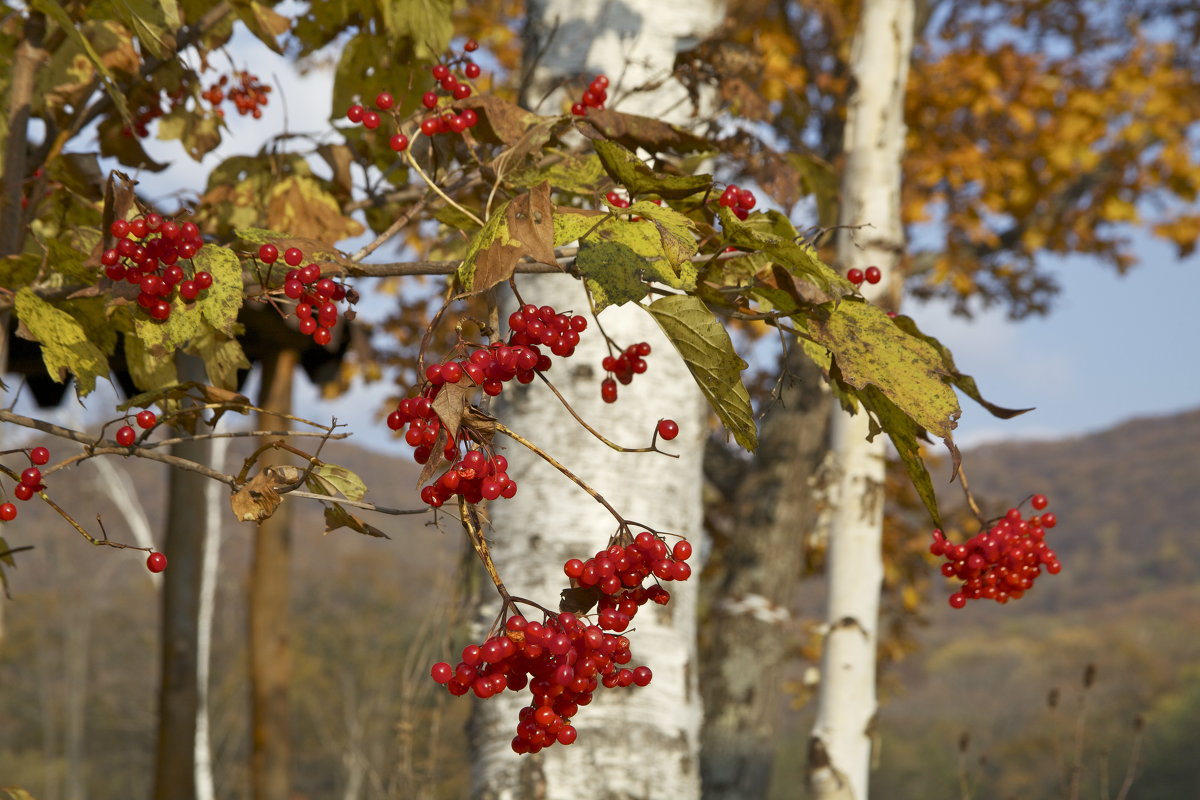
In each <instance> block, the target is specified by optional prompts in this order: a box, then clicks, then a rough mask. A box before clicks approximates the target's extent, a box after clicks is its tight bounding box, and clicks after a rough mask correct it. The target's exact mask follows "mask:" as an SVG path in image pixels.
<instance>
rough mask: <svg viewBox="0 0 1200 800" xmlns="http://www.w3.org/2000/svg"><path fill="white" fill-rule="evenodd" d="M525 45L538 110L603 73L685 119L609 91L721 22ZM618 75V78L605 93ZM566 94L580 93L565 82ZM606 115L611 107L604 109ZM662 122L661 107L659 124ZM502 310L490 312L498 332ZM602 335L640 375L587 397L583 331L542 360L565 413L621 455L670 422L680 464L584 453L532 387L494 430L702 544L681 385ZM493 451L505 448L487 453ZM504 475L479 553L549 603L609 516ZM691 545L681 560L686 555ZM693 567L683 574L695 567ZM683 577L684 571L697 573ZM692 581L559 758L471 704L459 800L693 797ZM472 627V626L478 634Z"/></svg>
mask: <svg viewBox="0 0 1200 800" xmlns="http://www.w3.org/2000/svg"><path fill="white" fill-rule="evenodd" d="M529 14H530V20H529V22H530V25H529V31H530V34H531V37H532V42H531V44H530V46H529V47H528V48H527V52H528V53H530V54H531V57H532V56H533V55H534V54H536V58H537V61H536V66H535V67H534V68H533V70H532V75H531V83H530V87H529V90H528V91H527V93H526V94H527V97H530V98H534V99H535V100H536V99H540V98H542V97H543V96H545V95H546V94H547V93H548V91H549V90H550V89H551V88H553V87H555V86H556V85H557V84H558V83H559V82H561V81H562V80H564V79H566V78H575V77H578V78H579V79H581V81H583V82H586V81H590V80H591V79H592V78H593V77H595V76H596V75H597V74H600V73H607V74H608V75H609V77H610V80H611V81H612V84H613V85H612V86H610V88H609V95H610V98H615V99H618V100H619V102H618V103H617V104H616V106H615V107H616V108H617V109H618V110H625V111H631V112H634V113H638V112H641V113H648V114H652V115H654V116H657V117H660V118H667V119H670V118H671V115H672V114H674V115H675V118H676V121H679V117H680V115H682V114H686V113H687V112H688V111H689V110H690V105H689V103H688V100H687V94H686V92H684V91H683V90H682V89H681V88H680V87H678V86H676V85H675V84H673V83H672V82H671V81H667V82H666V83H665V84H664V85H663V88H662V89H661V90H659V91H658V92H656V93H653V94H649V93H648V94H635V95H629V96H628V97H624V98H623V97H622V92H623V91H624V90H628V89H629V88H631V87H635V86H640V85H642V84H643V83H647V82H649V81H650V80H651V78H652V77H653V78H656V79H661V78H665V77H667V75H668V74H669V72H670V70H671V67H672V64H673V61H674V57H675V48H676V47H680V48H682V47H685V46H688V45H690V44H692V43H694V41H695V39H696V38H699V37H702V36H703V35H704V34H705V33H707V32H708V31H709V30H710V29H711V28H713V27H715V26H716V25H717V24H719V22H720V21H721V6H720V4H718V3H711V2H710V3H696V2H682V0H666V1H664V2H656V3H651V2H646V1H645V0H640V1H639V2H630V3H625V4H620V5H615V6H614V5H609V4H603V3H591V4H583V3H577V2H570V0H551V1H550V2H537V3H531V4H530V8H529ZM618 77H620V80H619V81H618ZM580 85H581V86H582V83H581V84H580ZM562 96H563V95H562V94H561V93H557V92H556V93H551V94H550V95H549V97H548V103H547V104H543V107H542V108H541V109H540V110H541V112H542V113H554V112H558V111H559V110H560V109H559V106H558V103H559V102H560V100H561V98H562ZM610 105H612V102H611V101H610ZM664 109H675V110H674V111H666V112H664ZM519 287H520V289H521V291H522V294H523V296H524V298H525V300H526V301H527V302H531V303H536V304H538V305H545V304H549V305H551V306H553V307H554V308H556V309H559V310H567V309H570V310H574V311H577V312H579V311H583V310H585V309H586V308H587V300H586V298H585V296H584V294H583V292H582V289H581V287H580V286H579V284H578V283H577V282H576V281H575V280H573V279H571V278H567V277H561V276H542V277H537V278H536V279H535V278H533V277H523V278H522V279H521V280H520V281H519ZM512 308H513V307H512V306H510V307H508V308H504V309H503V310H502V313H501V317H502V319H506V318H507V315H508V312H509V311H511V310H512ZM601 322H602V323H603V325H604V329H605V331H606V332H607V333H608V334H609V335H610V336H611V337H613V338H614V339H615V340H616V341H617V342H618V344H619V345H621V346H622V347H625V346H628V345H631V344H634V343H636V342H641V341H645V342H648V343H649V344H650V345H651V347H652V349H653V351H652V353H651V354H650V356H649V357H648V359H647V360H648V362H649V370H648V371H647V372H646V373H645V374H643V375H638V376H636V377H635V379H634V380H633V382H632V383H631V384H630V385H628V386H621V387H620V399H619V401H618V402H617V403H615V404H606V403H604V402H602V401H601V398H600V381H601V379H602V378H603V377H604V372H603V370H602V369H601V367H600V362H601V361H602V359H603V357H604V356H605V355H607V354H608V351H607V350H606V348H605V346H604V342H603V337H602V336H601V335H600V333H599V331H598V330H596V327H595V325H594V324H593V325H592V326H591V327H590V328H589V329H588V330H587V331H586V332H585V333H584V334H583V337H582V340H581V342H580V346H579V347H578V348H577V350H576V352H575V355H574V356H572V357H571V359H569V360H567V361H563V360H561V359H555V360H556V361H557V362H558V363H556V364H555V366H554V368H553V369H552V370H551V371H550V372H549V373H548V377H549V378H550V379H551V380H552V381H553V382H554V383H555V385H556V386H557V387H558V388H559V389H560V391H562V392H563V394H564V395H565V396H566V397H567V399H568V400H569V402H570V403H571V404H572V406H573V407H574V409H575V410H576V412H577V413H579V415H580V416H581V417H583V418H584V419H586V420H587V421H588V423H589V424H591V425H592V426H593V427H595V428H596V429H597V430H599V431H600V432H601V433H603V434H604V435H605V436H607V437H608V438H609V439H611V440H614V441H616V442H617V443H619V444H623V445H626V446H631V447H638V446H644V445H645V444H646V443H648V442H649V441H650V437H651V435H652V433H653V430H654V426H655V424H656V423H657V422H658V420H659V419H660V418H671V419H675V420H676V421H677V422H678V423H679V427H680V431H681V432H680V435H679V438H677V439H675V440H673V441H671V442H664V443H663V449H665V450H668V451H670V452H675V453H679V454H680V459H679V460H675V459H668V458H667V457H666V456H663V455H661V454H655V453H619V452H616V451H613V450H611V449H610V448H608V447H607V446H605V445H604V444H602V443H600V442H598V441H596V440H595V439H594V438H593V437H592V436H591V435H590V434H588V433H587V432H586V431H585V430H584V429H583V428H581V427H580V426H579V424H578V423H577V422H575V420H573V419H572V418H571V416H570V415H569V414H568V413H567V411H566V410H564V409H563V407H562V406H561V404H560V403H559V402H558V400H556V399H555V398H554V397H553V395H551V394H550V393H549V392H548V391H546V389H545V388H544V387H542V386H539V385H538V384H537V383H536V382H535V383H534V384H531V385H530V386H524V387H523V386H513V387H512V388H506V389H505V392H504V395H502V397H503V399H504V403H503V408H502V410H501V412H500V416H501V418H502V419H503V421H504V423H505V424H506V425H508V426H509V427H511V428H512V429H513V430H515V431H517V432H518V433H521V434H523V435H525V436H527V438H529V439H531V440H533V441H534V442H535V443H537V444H539V445H541V446H543V447H544V449H546V450H547V451H549V452H550V453H551V454H552V455H555V456H556V457H558V458H559V459H561V460H562V461H563V462H564V463H565V464H566V465H567V466H569V467H570V468H572V469H573V470H574V471H575V472H576V473H577V474H578V475H580V477H582V478H583V479H584V480H585V481H587V482H588V483H589V484H591V486H592V487H593V488H594V489H595V490H596V491H598V492H599V493H600V494H601V495H603V496H604V497H605V498H606V499H607V500H608V501H609V502H610V503H612V505H613V506H614V507H615V508H616V509H617V510H618V511H619V512H620V513H621V514H623V515H624V516H625V517H626V518H628V519H633V520H637V521H638V522H640V523H645V524H646V525H650V526H653V527H654V528H656V529H658V530H662V531H669V532H672V533H678V534H681V535H683V536H686V537H688V538H689V539H691V540H692V541H693V542H694V543H696V544H697V545H699V544H700V542H699V539H700V537H701V535H702V525H701V522H702V519H701V488H702V482H703V479H702V472H701V456H702V450H703V443H704V440H705V437H706V435H707V422H706V420H707V412H706V409H705V405H704V400H703V398H702V397H701V395H700V393H699V390H698V389H697V388H696V385H695V382H694V380H693V379H692V377H691V375H690V373H689V372H688V370H687V368H686V366H685V365H684V363H683V361H682V359H680V358H679V357H678V355H677V354H676V353H675V351H674V349H673V347H672V346H671V344H670V343H669V342H668V341H667V339H666V338H665V337H664V336H663V335H662V333H661V332H660V331H659V329H658V327H657V325H656V324H655V323H654V322H653V320H652V319H651V318H650V316H649V315H648V314H646V313H645V312H644V311H642V310H641V309H637V308H633V307H632V306H626V307H622V308H615V309H610V310H606V311H605V312H604V313H603V314H602V315H601ZM498 444H501V445H503V444H505V442H503V441H499V440H498ZM505 455H506V457H507V458H508V459H509V475H511V476H512V477H513V479H514V480H516V481H517V484H518V487H519V488H518V490H517V494H516V497H514V498H513V499H511V500H502V501H498V502H495V503H492V504H491V505H490V507H489V509H488V514H489V515H490V517H491V520H492V522H493V524H494V544H493V547H494V549H493V555H494V556H495V560H496V563H497V567H498V568H499V570H500V574H501V576H502V577H503V578H504V579H505V580H506V582H508V586H509V588H510V589H511V590H512V591H513V592H514V593H515V594H517V595H520V596H522V597H528V598H530V599H533V600H536V601H538V602H540V603H542V604H543V605H546V606H549V607H552V608H553V607H556V606H557V599H558V596H559V592H560V591H561V590H562V589H564V588H566V586H567V585H568V581H567V579H566V577H565V576H564V575H563V572H562V567H563V563H564V562H565V561H566V560H567V559H569V558H587V557H589V556H591V555H593V554H595V553H596V551H598V550H600V549H601V548H603V547H604V546H605V545H606V544H607V542H608V538H609V537H610V536H611V535H613V534H614V533H616V530H617V524H616V521H615V520H614V519H613V517H612V516H611V515H610V514H609V513H608V512H607V511H605V510H604V509H603V508H602V507H601V506H600V505H599V504H597V503H595V502H593V501H592V500H591V499H590V498H589V497H588V496H587V495H586V494H584V493H582V492H581V491H580V490H579V489H578V488H576V487H575V486H574V485H572V484H571V483H570V482H568V481H567V480H566V479H565V478H564V477H563V476H562V475H561V474H559V473H558V472H557V471H556V470H554V469H553V468H552V467H550V466H549V465H547V464H546V463H545V462H543V461H541V460H540V459H538V458H537V457H535V456H532V455H531V454H530V453H528V452H527V451H524V450H522V449H520V448H519V447H516V446H509V447H508V448H507V450H506V451H505ZM700 549H701V548H699V547H697V550H698V551H699V550H700ZM695 566H697V567H698V564H696V565H695ZM696 572H697V573H698V572H699V569H698V568H697V570H696ZM695 584H696V579H695V578H693V579H692V580H691V581H688V582H687V583H684V584H671V585H670V591H671V594H672V599H671V602H670V604H669V605H667V606H665V607H663V606H657V605H653V604H647V606H645V607H643V609H642V610H641V611H640V612H639V614H638V617H637V619H636V620H635V625H636V628H637V630H636V632H635V633H633V634H632V635H631V637H630V638H631V639H632V641H633V653H634V663H645V664H646V665H648V666H649V667H650V668H651V669H652V670H653V671H654V680H653V682H652V683H651V684H650V686H648V687H646V688H644V689H636V688H630V689H601V690H600V691H598V692H597V693H596V699H595V701H594V702H593V703H592V704H591V705H589V706H587V707H586V708H583V709H581V710H580V712H579V713H578V714H577V715H576V716H575V717H574V718H573V720H572V722H573V723H574V724H575V725H576V727H577V729H578V731H579V739H578V741H577V742H576V743H575V744H573V745H570V746H563V745H555V746H553V747H550V748H548V749H547V750H545V751H543V752H542V753H539V754H537V755H534V756H516V755H514V754H513V753H512V751H511V749H510V748H509V742H510V740H511V739H512V737H513V734H514V732H515V728H516V724H517V713H518V710H519V709H520V708H521V707H522V706H524V705H528V695H527V694H520V695H518V694H516V693H512V692H505V693H503V694H502V695H500V696H497V697H493V698H491V699H489V700H488V701H486V702H483V703H479V704H477V706H476V714H475V716H474V718H473V720H472V730H471V740H472V746H473V750H474V753H473V757H472V763H473V764H474V767H475V771H474V782H475V791H474V793H473V796H474V797H477V798H489V799H491V800H499V799H500V798H545V799H546V800H559V799H562V800H565V799H566V798H576V797H578V796H579V794H580V791H581V789H580V787H581V786H582V787H587V788H586V793H587V794H588V795H589V796H595V797H602V798H606V800H607V799H610V798H611V800H634V799H635V798H651V797H655V798H658V797H670V798H673V799H675V800H689V799H690V798H696V797H698V796H699V783H700V781H699V764H698V760H699V759H698V755H699V733H700V721H701V710H700V697H699V691H698V686H697V669H696V644H695V637H696V598H697V591H696V586H695ZM498 605H499V600H498V598H497V597H496V595H495V594H493V593H491V592H490V591H485V596H484V599H483V601H482V604H481V606H480V609H479V618H480V619H481V620H483V619H487V620H488V621H490V620H491V619H492V618H494V617H495V614H496V611H497V609H498ZM484 624H486V623H484Z"/></svg>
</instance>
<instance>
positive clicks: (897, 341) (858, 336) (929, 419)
mask: <svg viewBox="0 0 1200 800" xmlns="http://www.w3.org/2000/svg"><path fill="white" fill-rule="evenodd" d="M822 308H823V309H825V310H826V311H827V312H828V313H827V315H826V316H823V317H819V318H818V317H813V318H810V319H809V322H808V332H809V335H811V336H812V337H813V339H814V340H815V341H816V342H817V343H818V344H820V345H822V346H824V347H825V348H826V349H827V350H829V352H830V353H832V354H833V359H834V361H835V362H836V364H837V368H838V370H839V371H840V372H841V376H842V379H843V380H844V381H845V382H846V383H847V384H849V385H851V386H853V387H854V388H856V389H863V388H865V387H866V386H868V385H872V386H875V387H877V388H878V389H879V390H880V391H881V392H882V393H883V394H884V395H885V396H887V398H888V399H889V400H890V401H891V402H893V403H894V404H895V405H896V406H897V407H898V408H899V409H900V410H901V411H902V412H903V413H905V414H907V415H908V416H909V417H910V418H911V419H912V420H913V422H915V423H916V424H917V425H919V426H920V427H922V428H924V429H925V430H927V431H929V432H930V433H933V434H935V435H937V436H938V437H940V438H942V439H949V438H950V436H951V432H952V431H953V430H954V427H955V425H956V424H957V420H958V417H959V415H960V414H961V413H962V412H961V410H960V409H959V406H958V397H957V395H955V394H954V390H953V389H951V388H950V386H949V385H948V384H947V383H946V379H947V378H948V377H949V376H948V375H947V373H946V370H945V368H944V367H943V366H942V359H941V356H940V354H939V353H938V352H937V350H936V349H934V347H933V346H932V345H930V344H929V343H928V342H925V341H923V340H921V339H919V338H917V337H915V336H910V335H908V334H907V333H905V332H904V331H902V330H900V329H899V328H898V327H896V325H895V324H894V323H893V322H892V320H891V319H890V318H889V317H888V315H887V314H886V313H884V311H883V310H882V309H880V308H879V307H878V306H875V305H872V304H870V303H865V302H863V301H861V300H856V299H850V298H844V299H843V300H842V301H841V302H840V303H837V304H836V305H833V306H832V307H830V306H829V305H826V306H823V307H822Z"/></svg>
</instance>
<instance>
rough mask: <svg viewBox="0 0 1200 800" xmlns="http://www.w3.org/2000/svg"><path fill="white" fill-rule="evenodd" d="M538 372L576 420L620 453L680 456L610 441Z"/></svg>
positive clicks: (653, 447) (651, 447)
mask: <svg viewBox="0 0 1200 800" xmlns="http://www.w3.org/2000/svg"><path fill="white" fill-rule="evenodd" d="M536 374H537V376H538V377H539V378H541V379H542V382H543V383H545V384H546V385H547V386H549V387H550V391H552V392H554V396H555V397H557V398H558V400H559V402H560V403H562V404H563V408H565V409H567V412H568V413H569V414H570V415H571V416H572V417H574V418H575V421H576V422H578V423H579V424H580V425H582V426H583V428H584V430H586V431H587V432H588V433H590V434H591V435H592V436H595V437H596V438H597V439H599V440H600V441H602V442H604V443H605V444H606V445H608V446H609V447H611V448H612V449H613V450H616V451H617V452H620V453H662V454H663V455H664V456H670V457H671V458H679V456H678V455H676V454H675V453H668V452H666V451H663V450H659V449H658V448H657V447H655V446H654V445H651V446H650V447H622V446H621V445H619V444H617V443H616V442H611V441H609V440H608V439H606V438H604V435H603V434H602V433H600V432H599V431H597V430H596V429H595V428H593V427H592V426H591V425H589V424H588V423H587V421H586V420H584V418H583V417H581V416H579V414H577V413H575V409H573V408H571V404H570V403H568V402H567V398H565V397H563V396H562V393H560V392H559V391H558V388H557V387H555V385H554V384H553V383H551V382H550V379H549V378H547V377H546V376H545V375H543V374H542V373H541V372H538V373H536Z"/></svg>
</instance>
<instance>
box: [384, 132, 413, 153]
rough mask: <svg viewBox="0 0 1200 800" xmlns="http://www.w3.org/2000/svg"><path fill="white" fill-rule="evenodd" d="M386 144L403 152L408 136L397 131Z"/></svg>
mask: <svg viewBox="0 0 1200 800" xmlns="http://www.w3.org/2000/svg"><path fill="white" fill-rule="evenodd" d="M388 146H389V147H391V148H392V149H393V150H395V151H396V152H397V153H403V152H404V151H405V150H407V149H408V137H407V136H405V135H404V134H403V133H397V134H396V135H395V136H393V137H392V138H391V139H390V140H389V141H388Z"/></svg>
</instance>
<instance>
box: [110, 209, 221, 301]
mask: <svg viewBox="0 0 1200 800" xmlns="http://www.w3.org/2000/svg"><path fill="white" fill-rule="evenodd" d="M109 231H110V232H111V233H112V235H113V236H114V237H115V238H116V239H117V243H116V247H113V248H111V249H108V250H105V251H104V252H103V253H102V254H101V255H100V263H101V264H103V265H104V274H105V275H107V276H108V278H109V279H110V280H112V281H114V282H120V281H122V280H124V281H128V282H129V283H131V284H133V285H135V286H137V287H138V289H139V291H138V298H137V302H138V305H139V306H141V307H142V308H144V309H145V310H146V313H147V314H149V315H150V317H151V318H153V319H156V320H158V321H160V322H162V321H164V320H166V319H167V318H168V317H170V316H171V298H172V296H173V295H174V294H175V292H176V291H178V294H179V297H180V298H182V299H183V300H185V301H187V302H189V303H190V302H191V301H193V300H195V299H196V298H197V297H199V296H200V293H201V292H203V291H204V290H205V289H207V288H208V287H210V286H212V282H213V277H212V275H210V274H209V273H207V272H204V271H203V270H199V271H197V270H195V269H193V270H192V276H191V277H190V278H189V277H188V274H187V272H186V271H185V270H184V268H183V267H182V266H180V264H179V263H178V262H180V261H182V260H191V258H192V257H193V256H195V255H196V253H198V252H199V251H200V248H201V247H203V246H204V242H203V240H201V238H200V229H199V228H198V227H196V223H194V222H185V223H183V224H182V225H180V224H179V223H177V222H175V221H173V220H164V219H163V218H162V217H161V216H159V215H158V214H146V215H145V216H144V217H135V218H134V219H132V220H124V219H119V220H116V221H114V222H113V224H112V226H111V227H110V229H109ZM130 237H132V238H130ZM139 240H140V241H139Z"/></svg>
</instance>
